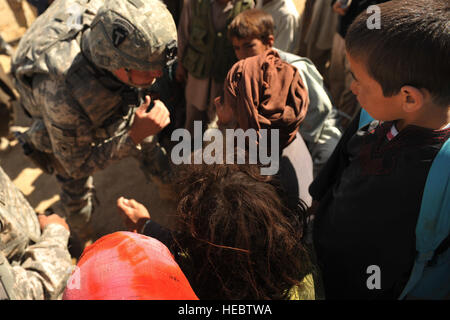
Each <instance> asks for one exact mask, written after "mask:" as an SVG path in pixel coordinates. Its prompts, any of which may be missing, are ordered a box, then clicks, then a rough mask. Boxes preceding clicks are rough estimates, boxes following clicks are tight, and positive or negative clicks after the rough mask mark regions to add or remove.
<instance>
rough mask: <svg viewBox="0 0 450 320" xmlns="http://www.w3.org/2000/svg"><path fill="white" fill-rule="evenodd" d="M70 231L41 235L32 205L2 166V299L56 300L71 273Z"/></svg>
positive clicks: (54, 229) (52, 227) (50, 228)
mask: <svg viewBox="0 0 450 320" xmlns="http://www.w3.org/2000/svg"><path fill="white" fill-rule="evenodd" d="M68 239H69V231H67V230H66V229H65V228H64V227H63V226H61V225H59V224H49V225H47V226H46V227H45V229H44V230H43V232H42V233H41V230H40V227H39V222H38V219H37V216H36V213H35V212H34V210H33V208H31V206H30V204H29V203H28V202H27V200H26V199H25V197H24V196H23V194H22V193H21V192H20V190H19V189H18V188H17V187H16V186H15V185H14V184H13V182H12V181H11V180H10V179H9V177H8V176H7V175H6V173H5V172H4V171H3V169H2V168H1V167H0V300H2V299H8V298H9V299H56V298H58V297H59V296H60V295H61V294H62V292H63V290H64V288H65V285H66V282H67V280H68V278H69V275H70V273H71V271H72V268H73V266H72V262H71V258H70V254H69V251H68V250H67V242H68Z"/></svg>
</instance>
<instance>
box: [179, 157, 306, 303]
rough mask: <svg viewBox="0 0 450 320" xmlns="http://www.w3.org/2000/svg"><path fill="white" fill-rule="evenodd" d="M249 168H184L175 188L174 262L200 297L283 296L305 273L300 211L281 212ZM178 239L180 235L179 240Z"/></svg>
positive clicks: (268, 187)
mask: <svg viewBox="0 0 450 320" xmlns="http://www.w3.org/2000/svg"><path fill="white" fill-rule="evenodd" d="M259 169H260V168H259V167H258V166H257V165H247V164H243V165H242V164H241V165H234V164H216V165H190V166H188V167H187V168H185V169H184V170H182V172H184V174H182V175H181V178H180V180H179V181H178V183H177V189H178V190H177V191H178V194H179V197H180V198H179V202H178V208H177V219H176V220H177V221H178V227H177V231H178V237H177V239H176V241H177V242H178V245H179V246H180V248H184V249H185V251H186V256H187V257H188V259H186V260H187V261H188V263H187V264H186V263H184V264H182V268H183V271H184V272H185V274H186V275H187V277H188V279H189V281H190V283H191V285H192V287H193V289H194V291H195V292H196V294H197V295H198V297H199V298H200V299H284V298H287V297H288V290H289V289H290V288H291V287H292V286H294V285H298V286H300V283H301V281H302V279H303V278H304V276H305V275H307V274H308V273H310V272H311V263H310V259H309V255H308V253H307V250H306V249H305V247H304V246H303V245H302V241H301V238H302V233H303V232H302V230H303V226H304V216H305V211H306V207H305V206H304V205H303V204H301V203H299V205H298V207H297V210H294V211H295V212H294V211H292V210H289V209H287V208H286V207H285V206H284V205H283V199H282V197H280V195H279V194H278V192H277V190H279V189H278V186H279V183H278V182H276V181H274V180H272V179H273V178H272V177H270V176H262V175H260V173H259ZM180 235H182V236H180Z"/></svg>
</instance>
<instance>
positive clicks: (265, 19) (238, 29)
mask: <svg viewBox="0 0 450 320" xmlns="http://www.w3.org/2000/svg"><path fill="white" fill-rule="evenodd" d="M273 30H274V22H273V18H272V15H270V14H269V13H266V12H264V11H262V10H259V9H249V10H245V11H243V12H241V13H240V14H238V15H237V16H236V17H235V18H234V19H233V21H231V23H230V24H229V25H228V39H231V38H233V37H235V38H238V39H247V38H256V39H259V40H261V41H262V42H263V43H264V44H267V43H268V39H269V36H273Z"/></svg>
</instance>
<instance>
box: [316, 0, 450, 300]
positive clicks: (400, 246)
mask: <svg viewBox="0 0 450 320" xmlns="http://www.w3.org/2000/svg"><path fill="white" fill-rule="evenodd" d="M378 7H379V9H380V10H379V13H380V22H381V28H379V29H368V27H367V23H366V22H367V20H368V19H369V17H370V14H369V13H366V12H363V13H362V14H360V15H359V16H358V17H357V18H356V20H355V21H354V22H353V24H352V25H351V26H350V28H349V30H348V33H347V35H346V39H345V41H346V51H347V56H348V59H349V62H350V66H351V70H352V73H353V76H354V81H353V83H352V86H351V89H352V91H353V93H354V94H355V95H356V97H357V99H358V101H359V103H360V104H361V106H362V107H363V108H364V109H365V110H366V111H367V112H368V113H369V114H370V115H371V116H372V117H373V118H374V119H376V120H374V121H372V122H371V123H369V124H367V125H366V126H363V127H361V128H360V129H358V120H359V117H357V118H355V119H354V120H353V122H352V124H351V125H350V127H349V128H348V129H347V131H346V132H345V133H344V135H343V137H342V139H341V141H340V142H339V144H338V146H337V147H336V150H335V151H334V153H333V154H332V156H331V157H330V160H329V161H328V163H327V164H326V165H325V167H324V168H323V170H322V172H321V173H320V174H319V176H318V177H317V178H316V179H315V181H314V182H313V184H312V185H311V187H310V193H311V195H312V196H313V199H314V200H316V201H318V204H317V205H314V207H315V210H313V211H315V220H314V245H315V249H316V253H317V256H318V260H319V266H320V267H321V270H322V276H323V283H324V288H325V295H326V298H327V299H354V298H357V299H397V298H398V297H399V296H400V294H401V292H402V291H403V289H404V287H405V285H406V283H407V281H408V279H409V277H410V274H411V270H412V267H413V265H414V260H415V254H416V244H415V240H416V239H415V228H416V224H417V219H418V215H419V212H420V207H421V199H422V194H423V191H424V187H425V182H426V179H427V175H428V172H429V170H430V166H431V164H432V162H433V160H434V158H435V157H436V155H437V154H438V152H439V150H440V149H441V148H442V146H443V144H444V143H445V142H446V141H447V139H448V137H449V135H450V125H449V122H450V108H449V107H450V90H449V83H450V60H449V59H448V57H449V48H450V33H449V27H450V25H449V21H450V4H449V2H448V1H445V0H430V1H424V0H407V1H389V2H386V3H383V4H381V5H379V6H378ZM445 246H447V247H448V237H447V241H444V242H443V243H442V244H441V246H440V248H438V249H437V250H436V252H440V251H441V249H445ZM373 266H376V267H377V268H376V270H379V273H380V274H379V275H378V276H379V279H380V282H379V283H378V285H376V286H375V288H374V287H372V286H368V285H367V283H368V280H369V277H370V276H371V273H370V272H368V270H372V269H371V268H370V267H373Z"/></svg>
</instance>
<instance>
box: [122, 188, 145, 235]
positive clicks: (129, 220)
mask: <svg viewBox="0 0 450 320" xmlns="http://www.w3.org/2000/svg"><path fill="white" fill-rule="evenodd" d="M117 208H118V209H119V213H120V214H121V215H122V217H123V218H124V223H125V225H126V226H127V229H128V231H132V232H136V233H138V232H140V231H141V230H142V227H143V226H144V224H145V222H147V221H148V220H150V214H149V213H148V211H147V209H146V208H145V206H144V205H143V204H141V203H139V202H137V201H136V200H134V199H130V200H128V199H125V198H124V197H120V198H119V199H117Z"/></svg>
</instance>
